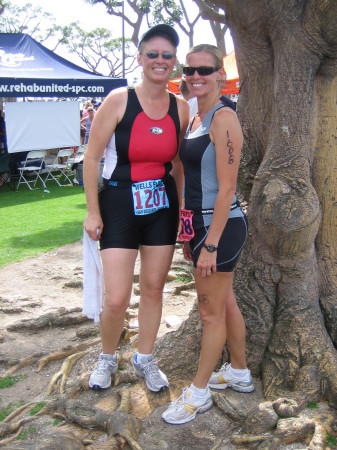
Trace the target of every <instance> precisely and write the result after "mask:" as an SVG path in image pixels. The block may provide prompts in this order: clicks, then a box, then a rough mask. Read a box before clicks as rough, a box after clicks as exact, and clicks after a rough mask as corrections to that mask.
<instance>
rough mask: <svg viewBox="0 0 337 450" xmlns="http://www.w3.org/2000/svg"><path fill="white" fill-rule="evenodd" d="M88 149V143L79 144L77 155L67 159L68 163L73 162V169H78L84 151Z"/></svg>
mask: <svg viewBox="0 0 337 450" xmlns="http://www.w3.org/2000/svg"><path fill="white" fill-rule="evenodd" d="M86 149H87V144H83V145H79V146H78V147H77V149H76V153H75V155H74V156H73V157H71V158H69V159H68V160H67V163H68V164H69V165H70V164H71V169H72V170H75V169H76V166H77V164H79V163H81V162H83V159H84V153H85V151H86Z"/></svg>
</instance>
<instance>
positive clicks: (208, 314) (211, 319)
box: [199, 303, 226, 327]
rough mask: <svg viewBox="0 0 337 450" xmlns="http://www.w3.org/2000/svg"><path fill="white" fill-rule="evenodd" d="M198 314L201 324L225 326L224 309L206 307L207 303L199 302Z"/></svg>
mask: <svg viewBox="0 0 337 450" xmlns="http://www.w3.org/2000/svg"><path fill="white" fill-rule="evenodd" d="M199 316H200V319H201V321H202V323H203V325H204V326H205V325H212V326H215V327H216V326H224V327H225V326H226V310H225V309H223V310H221V311H220V310H219V309H217V310H214V309H213V308H208V307H207V305H202V304H201V305H200V303H199Z"/></svg>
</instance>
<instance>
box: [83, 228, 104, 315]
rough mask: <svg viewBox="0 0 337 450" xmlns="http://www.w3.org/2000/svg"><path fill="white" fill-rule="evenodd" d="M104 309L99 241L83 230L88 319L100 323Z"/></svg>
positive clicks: (86, 312)
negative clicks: (100, 316)
mask: <svg viewBox="0 0 337 450" xmlns="http://www.w3.org/2000/svg"><path fill="white" fill-rule="evenodd" d="M102 309H103V269H102V265H101V260H100V257H99V251H98V246H97V241H94V240H92V239H91V238H90V237H89V236H88V233H87V232H86V231H85V230H83V309H82V314H85V315H86V316H87V317H88V319H94V322H95V323H98V322H99V315H100V314H101V312H102Z"/></svg>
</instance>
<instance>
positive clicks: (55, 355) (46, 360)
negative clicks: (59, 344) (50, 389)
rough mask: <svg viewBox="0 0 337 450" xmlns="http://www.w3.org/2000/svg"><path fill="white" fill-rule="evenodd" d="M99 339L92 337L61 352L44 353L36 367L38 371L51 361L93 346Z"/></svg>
mask: <svg viewBox="0 0 337 450" xmlns="http://www.w3.org/2000/svg"><path fill="white" fill-rule="evenodd" d="M100 341H101V338H99V339H94V340H93V341H91V342H87V343H85V344H80V345H76V346H75V347H72V348H70V349H68V350H63V351H61V352H54V353H50V354H49V355H46V356H44V357H43V358H41V359H40V361H39V367H38V368H37V371H38V372H40V371H41V370H42V369H43V368H44V367H46V365H47V364H49V363H50V362H51V361H58V360H60V359H64V358H66V357H67V356H70V355H72V354H73V353H77V352H81V351H83V350H86V349H87V348H88V347H92V346H95V345H96V344H98V343H99V342H100Z"/></svg>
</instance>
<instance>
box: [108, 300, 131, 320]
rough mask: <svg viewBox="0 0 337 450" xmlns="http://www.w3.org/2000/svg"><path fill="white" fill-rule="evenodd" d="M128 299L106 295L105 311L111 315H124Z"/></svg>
mask: <svg viewBox="0 0 337 450" xmlns="http://www.w3.org/2000/svg"><path fill="white" fill-rule="evenodd" d="M128 303H129V302H128V301H126V300H123V299H118V298H116V297H113V296H109V295H105V298H104V306H103V308H104V312H105V314H106V315H107V316H109V317H118V316H124V315H125V312H126V309H127V307H128Z"/></svg>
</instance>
